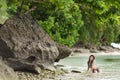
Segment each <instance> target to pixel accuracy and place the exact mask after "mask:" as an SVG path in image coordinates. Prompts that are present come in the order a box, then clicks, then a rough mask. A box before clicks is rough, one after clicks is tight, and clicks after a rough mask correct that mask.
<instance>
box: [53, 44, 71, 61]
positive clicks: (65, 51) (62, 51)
mask: <svg viewBox="0 0 120 80" xmlns="http://www.w3.org/2000/svg"><path fill="white" fill-rule="evenodd" d="M56 46H57V48H58V51H59V55H58V57H57V59H56V60H55V62H58V61H59V60H60V59H64V58H65V57H68V56H69V55H70V54H71V49H70V48H68V47H67V46H63V45H61V44H58V43H56Z"/></svg>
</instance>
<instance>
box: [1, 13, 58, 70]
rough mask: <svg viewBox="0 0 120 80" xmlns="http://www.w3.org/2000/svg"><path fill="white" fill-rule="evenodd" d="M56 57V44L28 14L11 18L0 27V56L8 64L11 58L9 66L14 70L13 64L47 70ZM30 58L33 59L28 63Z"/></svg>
mask: <svg viewBox="0 0 120 80" xmlns="http://www.w3.org/2000/svg"><path fill="white" fill-rule="evenodd" d="M58 55H59V52H58V48H57V46H56V43H55V42H54V41H53V40H52V39H51V38H50V37H49V35H48V34H47V33H46V32H45V31H44V30H43V29H42V27H41V26H39V24H38V23H37V22H36V20H35V19H34V18H33V17H32V16H31V15H29V14H20V15H16V16H13V17H11V18H10V19H8V20H7V21H6V22H5V23H4V25H3V26H1V27H0V56H2V57H3V58H4V59H7V60H8V62H10V61H9V58H12V59H13V60H12V64H11V65H10V66H11V67H12V68H14V69H17V67H13V66H12V65H13V64H15V65H16V64H18V65H20V66H21V68H24V67H22V66H26V67H28V66H30V65H29V64H31V66H32V65H37V66H43V67H44V68H46V69H48V68H50V66H52V65H53V63H54V61H55V60H56V59H57V57H58ZM30 56H33V57H34V58H35V59H33V60H32V59H31V61H29V62H28V61H27V59H28V60H29V57H30ZM15 59H16V60H15ZM22 60H24V62H21V61H22ZM25 60H26V62H25ZM17 62H18V63H17ZM23 63H24V64H23ZM22 64H23V65H22ZM25 64H26V65H25ZM19 69H20V67H19V68H18V70H19Z"/></svg>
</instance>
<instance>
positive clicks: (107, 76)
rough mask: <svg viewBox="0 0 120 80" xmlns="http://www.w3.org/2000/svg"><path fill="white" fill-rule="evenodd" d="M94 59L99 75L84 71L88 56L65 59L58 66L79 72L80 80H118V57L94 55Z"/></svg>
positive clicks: (119, 69) (119, 76) (119, 67)
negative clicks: (61, 65)
mask: <svg viewBox="0 0 120 80" xmlns="http://www.w3.org/2000/svg"><path fill="white" fill-rule="evenodd" d="M95 57H96V59H95V61H96V65H97V66H98V67H99V68H100V70H101V72H100V73H88V72H87V71H86V70H87V61H88V58H89V55H87V56H81V57H69V58H65V59H63V60H61V61H60V62H59V64H63V65H65V67H64V68H65V69H68V70H79V71H81V72H82V73H81V74H80V80H120V55H95Z"/></svg>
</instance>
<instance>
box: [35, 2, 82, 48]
mask: <svg viewBox="0 0 120 80" xmlns="http://www.w3.org/2000/svg"><path fill="white" fill-rule="evenodd" d="M45 4H46V3H43V4H42V5H43V6H44V5H45ZM47 4H48V5H47V6H44V7H42V9H44V10H46V9H47V11H45V12H43V13H45V14H42V15H41V16H47V15H49V16H48V17H46V18H44V21H43V20H40V24H41V25H42V26H43V27H44V29H45V30H46V31H47V32H48V33H49V34H50V36H51V37H52V38H53V39H54V40H55V41H57V42H60V43H62V44H65V45H69V46H72V45H73V44H74V43H75V42H76V41H77V40H78V36H79V35H78V31H79V29H80V27H81V26H82V25H83V21H82V20H81V11H80V9H79V7H78V5H77V4H75V3H74V2H73V1H72V0H50V1H49V2H47ZM42 5H41V6H42ZM46 7H47V8H46ZM39 8H40V7H39ZM40 9H41V8H40ZM44 10H42V11H44ZM35 14H36V13H35ZM35 14H34V15H35ZM37 15H38V14H37ZM38 19H40V18H39V17H38Z"/></svg>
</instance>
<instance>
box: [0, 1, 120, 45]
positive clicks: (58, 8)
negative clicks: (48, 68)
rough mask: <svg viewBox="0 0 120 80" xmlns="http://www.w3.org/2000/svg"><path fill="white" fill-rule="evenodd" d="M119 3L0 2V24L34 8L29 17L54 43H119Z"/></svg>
mask: <svg viewBox="0 0 120 80" xmlns="http://www.w3.org/2000/svg"><path fill="white" fill-rule="evenodd" d="M119 4H120V0H0V15H2V16H0V23H3V22H4V21H5V20H6V19H7V18H8V17H10V16H12V15H15V14H17V13H25V12H26V11H28V10H30V9H31V8H33V7H37V8H36V9H35V10H34V11H32V12H31V14H32V15H33V16H34V17H35V18H36V19H37V20H38V23H39V24H40V25H41V26H42V27H43V28H44V30H45V31H46V32H47V33H48V34H49V35H50V36H51V37H52V38H53V39H54V40H55V41H57V42H59V43H62V44H65V45H68V46H72V45H73V44H74V43H76V42H77V41H80V42H81V43H83V44H85V45H86V44H89V43H92V44H95V45H109V44H110V43H111V42H120V5H119Z"/></svg>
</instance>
